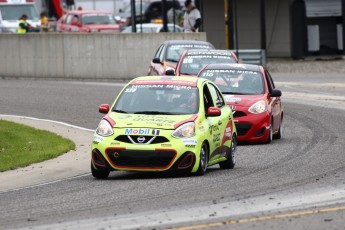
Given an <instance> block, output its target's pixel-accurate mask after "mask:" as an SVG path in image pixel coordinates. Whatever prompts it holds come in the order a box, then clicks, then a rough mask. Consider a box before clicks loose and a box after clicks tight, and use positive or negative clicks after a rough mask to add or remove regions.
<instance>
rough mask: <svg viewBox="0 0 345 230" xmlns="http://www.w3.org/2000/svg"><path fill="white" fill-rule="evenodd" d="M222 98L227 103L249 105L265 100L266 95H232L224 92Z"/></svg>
mask: <svg viewBox="0 0 345 230" xmlns="http://www.w3.org/2000/svg"><path fill="white" fill-rule="evenodd" d="M224 99H225V101H226V103H227V104H228V105H234V106H243V107H250V106H252V105H253V104H254V103H255V102H257V101H260V100H265V99H266V97H265V95H264V94H262V95H233V94H224Z"/></svg>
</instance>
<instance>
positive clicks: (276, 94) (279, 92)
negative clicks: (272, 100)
mask: <svg viewBox="0 0 345 230" xmlns="http://www.w3.org/2000/svg"><path fill="white" fill-rule="evenodd" d="M281 95H282V91H280V90H278V89H273V90H272V93H270V97H280V96H281Z"/></svg>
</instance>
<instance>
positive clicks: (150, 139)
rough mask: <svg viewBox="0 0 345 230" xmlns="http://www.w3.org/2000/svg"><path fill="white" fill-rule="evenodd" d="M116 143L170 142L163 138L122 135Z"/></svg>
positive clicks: (117, 138)
mask: <svg viewBox="0 0 345 230" xmlns="http://www.w3.org/2000/svg"><path fill="white" fill-rule="evenodd" d="M115 140H116V141H120V142H125V143H132V144H161V143H166V142H169V140H168V139H167V138H166V137H163V136H140V135H120V136H117V137H116V138H115Z"/></svg>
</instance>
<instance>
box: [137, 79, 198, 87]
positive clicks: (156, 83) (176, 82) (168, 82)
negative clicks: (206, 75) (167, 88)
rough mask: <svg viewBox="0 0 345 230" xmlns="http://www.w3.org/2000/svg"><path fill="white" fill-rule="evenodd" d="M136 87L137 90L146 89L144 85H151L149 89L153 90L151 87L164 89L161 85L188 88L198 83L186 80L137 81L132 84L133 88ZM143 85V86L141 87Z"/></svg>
mask: <svg viewBox="0 0 345 230" xmlns="http://www.w3.org/2000/svg"><path fill="white" fill-rule="evenodd" d="M134 85H136V87H137V88H139V87H142V88H145V86H143V85H149V86H147V87H150V88H151V85H154V86H153V87H156V88H163V86H161V85H186V86H196V82H194V81H186V80H172V79H169V78H167V79H160V80H135V81H133V82H132V86H134ZM140 85H141V86H140Z"/></svg>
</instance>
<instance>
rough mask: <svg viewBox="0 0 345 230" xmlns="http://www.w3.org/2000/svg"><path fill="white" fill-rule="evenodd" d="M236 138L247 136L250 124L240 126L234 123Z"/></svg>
mask: <svg viewBox="0 0 345 230" xmlns="http://www.w3.org/2000/svg"><path fill="white" fill-rule="evenodd" d="M235 126H236V130H237V136H244V135H246V134H247V132H248V130H249V129H250V128H251V124H241V123H235Z"/></svg>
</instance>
